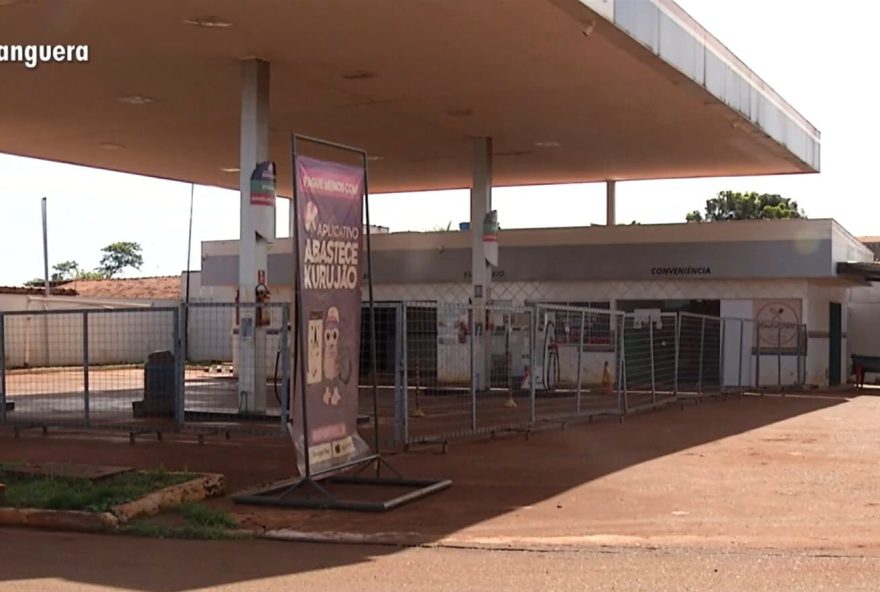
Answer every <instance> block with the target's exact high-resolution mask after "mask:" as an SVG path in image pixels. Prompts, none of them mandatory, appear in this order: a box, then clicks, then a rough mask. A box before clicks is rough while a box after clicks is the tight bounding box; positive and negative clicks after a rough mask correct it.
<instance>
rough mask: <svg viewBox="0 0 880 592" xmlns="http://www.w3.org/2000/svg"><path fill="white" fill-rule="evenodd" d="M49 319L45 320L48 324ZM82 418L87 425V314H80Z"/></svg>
mask: <svg viewBox="0 0 880 592" xmlns="http://www.w3.org/2000/svg"><path fill="white" fill-rule="evenodd" d="M48 322H49V319H48V318H47V319H46V323H47V324H48ZM82 322H83V326H82V362H83V418H84V419H85V422H86V425H89V416H90V409H89V390H90V389H89V313H87V312H84V313H83V314H82Z"/></svg>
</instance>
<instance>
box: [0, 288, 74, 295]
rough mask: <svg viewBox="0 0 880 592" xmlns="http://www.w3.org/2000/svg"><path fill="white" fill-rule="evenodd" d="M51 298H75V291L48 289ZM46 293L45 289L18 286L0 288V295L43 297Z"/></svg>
mask: <svg viewBox="0 0 880 592" xmlns="http://www.w3.org/2000/svg"><path fill="white" fill-rule="evenodd" d="M49 290H50V292H51V294H52V296H76V295H77V292H76V290H72V289H70V288H57V287H54V286H52V287H50V288H49ZM45 293H46V289H45V288H39V287H34V288H31V287H20V286H0V294H21V295H26V296H43V295H44V294H45Z"/></svg>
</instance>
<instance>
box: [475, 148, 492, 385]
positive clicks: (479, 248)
mask: <svg viewBox="0 0 880 592" xmlns="http://www.w3.org/2000/svg"><path fill="white" fill-rule="evenodd" d="M473 156H474V161H473V163H474V170H473V184H472V186H471V222H470V229H471V300H472V302H473V306H474V322H473V327H472V330H473V331H475V333H474V376H473V380H474V385H475V387H476V388H477V390H482V389H484V388H488V386H489V369H490V361H491V359H490V358H491V356H490V353H489V352H490V351H491V350H490V347H489V345H490V336H489V335H488V333H487V332H486V327H485V321H486V310H485V306H486V302H487V301H489V300H491V299H492V294H491V292H492V269H491V268H490V267H489V265H488V264H487V263H486V256H485V254H484V252H483V219H484V218H485V216H486V214H487V213H488V212H489V211H490V210H491V209H492V138H474V140H473Z"/></svg>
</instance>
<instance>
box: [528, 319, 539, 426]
mask: <svg viewBox="0 0 880 592" xmlns="http://www.w3.org/2000/svg"><path fill="white" fill-rule="evenodd" d="M537 342H538V305H537V304H536V305H534V306H533V307H532V309H531V310H530V311H529V423H530V424H532V425H534V423H535V374H536V373H537V368H536V367H535V364H536V363H537V355H536V351H535V350H536V349H537Z"/></svg>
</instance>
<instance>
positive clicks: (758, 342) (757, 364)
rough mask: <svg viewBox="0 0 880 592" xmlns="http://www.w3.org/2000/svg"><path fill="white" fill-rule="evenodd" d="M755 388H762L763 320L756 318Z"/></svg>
mask: <svg viewBox="0 0 880 592" xmlns="http://www.w3.org/2000/svg"><path fill="white" fill-rule="evenodd" d="M755 388H756V389H759V388H761V321H759V320H757V319H755Z"/></svg>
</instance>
